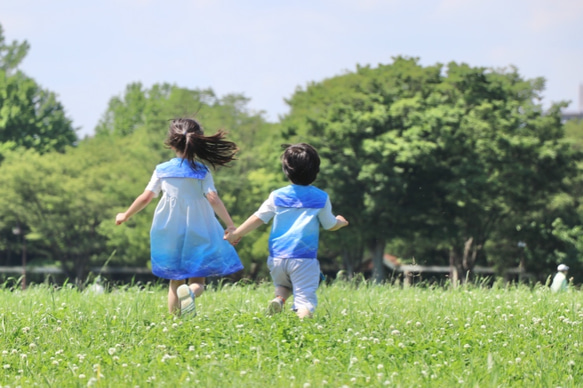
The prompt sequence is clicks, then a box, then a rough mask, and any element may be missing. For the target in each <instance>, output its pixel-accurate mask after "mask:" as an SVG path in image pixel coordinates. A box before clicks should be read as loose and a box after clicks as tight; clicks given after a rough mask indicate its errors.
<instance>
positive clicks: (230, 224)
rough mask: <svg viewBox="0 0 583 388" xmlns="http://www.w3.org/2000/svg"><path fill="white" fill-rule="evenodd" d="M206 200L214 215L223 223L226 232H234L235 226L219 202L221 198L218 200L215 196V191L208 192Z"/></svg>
mask: <svg viewBox="0 0 583 388" xmlns="http://www.w3.org/2000/svg"><path fill="white" fill-rule="evenodd" d="M206 199H208V201H209V203H210V204H211V207H212V208H213V210H214V211H215V214H216V215H217V216H219V218H220V219H221V220H222V221H223V222H224V223H225V226H226V229H227V231H231V230H235V224H234V223H233V220H232V219H231V216H230V215H229V212H228V211H227V208H226V207H225V204H224V203H223V201H221V198H219V194H217V192H216V191H209V192H208V193H207V194H206Z"/></svg>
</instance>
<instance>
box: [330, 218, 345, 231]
mask: <svg viewBox="0 0 583 388" xmlns="http://www.w3.org/2000/svg"><path fill="white" fill-rule="evenodd" d="M347 225H348V221H346V218H344V217H342V216H341V215H337V216H336V225H334V226H333V227H331V228H330V229H328V230H329V231H330V232H333V231H335V230H338V229H341V228H344V227H345V226H347Z"/></svg>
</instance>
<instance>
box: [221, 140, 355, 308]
mask: <svg viewBox="0 0 583 388" xmlns="http://www.w3.org/2000/svg"><path fill="white" fill-rule="evenodd" d="M284 147H285V148H284V149H285V151H284V153H283V155H282V157H281V162H282V167H283V172H284V173H285V175H286V176H287V178H288V179H289V180H290V182H291V183H292V184H291V185H289V186H285V187H283V188H280V189H278V190H275V191H273V192H272V193H271V194H270V195H269V198H268V199H267V200H266V201H265V202H263V204H262V205H261V207H260V208H259V210H257V211H256V212H255V214H253V215H252V216H251V217H249V218H248V219H247V220H246V221H245V222H244V223H243V224H242V225H241V226H239V227H238V228H237V229H236V230H235V231H233V232H229V233H227V234H226V236H225V238H226V239H227V240H229V242H231V243H232V244H234V245H235V244H237V243H238V242H239V240H240V239H241V237H243V236H245V235H246V234H247V233H249V232H251V231H252V230H255V229H256V228H258V227H259V226H260V225H263V224H266V223H268V222H269V220H271V219H272V218H273V226H272V228H271V233H270V235H269V258H268V260H267V265H268V267H269V270H270V271H271V277H272V279H273V283H274V285H275V299H273V300H271V301H270V302H269V312H270V313H271V314H273V313H279V312H281V310H282V309H283V305H284V303H285V301H286V299H287V298H288V297H289V296H290V295H291V294H293V296H294V304H293V309H294V310H295V311H296V314H297V315H298V317H300V318H306V317H311V316H312V313H313V312H314V309H315V308H316V305H317V303H318V299H317V297H316V289H317V288H318V284H319V281H320V263H319V262H318V259H317V252H318V237H319V232H320V230H319V229H320V224H321V225H322V227H323V228H324V229H327V230H330V231H334V230H338V229H340V228H343V227H345V226H346V225H348V221H346V219H345V218H344V217H342V216H340V215H338V216H336V217H334V215H333V214H332V205H331V204H330V199H329V198H328V194H326V192H324V191H322V190H320V189H318V188H316V187H314V186H311V183H312V182H314V180H315V179H316V177H317V176H318V172H320V156H319V155H318V152H317V151H316V150H315V149H314V147H312V146H311V145H309V144H305V143H300V144H293V145H287V146H284Z"/></svg>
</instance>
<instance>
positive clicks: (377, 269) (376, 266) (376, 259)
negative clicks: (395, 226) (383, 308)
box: [372, 238, 387, 284]
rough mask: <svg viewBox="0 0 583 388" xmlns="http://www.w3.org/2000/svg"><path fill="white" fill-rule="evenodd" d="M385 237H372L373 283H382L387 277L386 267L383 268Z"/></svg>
mask: <svg viewBox="0 0 583 388" xmlns="http://www.w3.org/2000/svg"><path fill="white" fill-rule="evenodd" d="M385 245H386V242H385V239H380V238H377V239H374V241H373V245H372V253H373V256H372V263H373V273H372V278H373V281H374V282H375V283H379V284H380V283H383V282H384V281H385V280H386V277H387V269H386V268H385V263H384V260H383V257H384V255H385Z"/></svg>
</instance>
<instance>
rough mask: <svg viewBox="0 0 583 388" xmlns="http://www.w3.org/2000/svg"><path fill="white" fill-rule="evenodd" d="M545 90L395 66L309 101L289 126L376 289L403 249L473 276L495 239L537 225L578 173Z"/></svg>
mask: <svg viewBox="0 0 583 388" xmlns="http://www.w3.org/2000/svg"><path fill="white" fill-rule="evenodd" d="M543 85H544V82H543V81H542V79H535V80H524V79H522V78H521V77H520V75H519V74H518V72H517V70H516V69H510V70H491V69H485V68H472V67H470V66H467V65H464V64H456V63H450V64H448V66H447V67H446V68H445V67H443V66H442V65H439V64H438V65H435V66H428V67H423V66H421V65H420V64H419V63H418V61H417V60H416V59H407V58H396V59H395V60H394V62H393V63H392V64H389V65H379V66H378V67H377V68H371V67H358V68H357V70H356V72H354V73H348V74H345V75H342V76H339V77H335V78H332V79H328V80H325V81H323V82H321V83H314V84H311V85H309V86H308V87H307V88H306V89H305V90H298V91H297V92H296V93H295V94H294V96H293V97H292V98H291V99H290V100H289V105H290V107H291V112H290V114H289V115H288V116H287V117H286V118H285V120H284V122H283V123H282V125H283V128H284V130H285V131H286V133H287V137H288V138H290V139H294V140H297V141H308V142H311V143H312V144H314V145H315V146H317V147H318V149H319V151H320V152H321V155H322V157H323V158H324V160H326V161H327V163H326V164H325V165H323V167H322V172H321V175H320V182H321V185H322V186H323V187H324V188H326V189H327V190H328V191H329V192H330V193H331V195H332V201H333V203H334V204H335V208H336V209H337V211H338V212H339V213H341V214H344V215H346V216H347V218H348V220H349V221H350V222H351V228H352V229H353V230H358V233H352V234H350V235H348V236H342V240H341V241H340V240H339V241H337V242H338V244H335V246H336V247H339V248H340V247H342V248H343V250H344V251H345V252H350V251H349V250H348V251H347V250H346V249H347V248H349V249H352V250H353V251H354V252H355V253H354V254H353V255H351V256H352V257H353V260H354V259H355V260H358V258H359V257H360V256H361V252H362V251H364V250H365V249H368V251H369V252H370V253H371V254H372V256H373V258H374V268H375V278H376V279H377V280H382V279H384V276H385V273H384V265H383V263H382V257H383V252H384V250H385V248H386V245H387V243H388V242H393V241H398V242H399V244H400V245H403V244H402V242H403V241H406V245H408V246H409V248H408V249H407V252H416V253H417V255H416V256H417V258H418V259H419V258H420V256H421V260H426V261H430V260H433V258H423V254H425V253H428V252H436V251H437V252H443V253H442V255H443V256H444V257H445V259H446V260H449V262H450V264H451V266H452V268H455V269H457V271H455V272H457V273H459V274H465V273H466V272H467V271H470V270H472V269H473V267H474V265H475V264H476V262H477V261H478V260H479V259H481V260H483V261H485V259H486V252H485V250H484V248H485V244H486V242H487V241H489V239H490V238H492V236H493V235H494V233H495V232H496V231H500V230H501V229H502V228H503V227H506V228H509V225H513V227H514V228H515V229H516V228H517V227H519V226H520V225H524V224H526V223H528V222H529V221H531V219H532V213H533V212H536V211H538V210H539V209H541V207H544V204H545V203H546V202H545V201H548V199H549V198H550V197H551V196H552V195H553V194H555V193H559V192H561V191H562V190H564V189H565V184H564V181H565V179H566V178H567V177H569V176H572V175H574V173H575V169H574V163H573V161H574V160H575V159H576V156H575V155H574V154H573V153H572V152H571V149H570V148H569V146H568V144H567V143H566V142H565V141H564V140H563V137H564V136H563V135H564V134H563V127H562V125H561V123H560V112H559V108H560V105H558V106H554V107H553V108H552V109H551V110H550V112H547V113H546V114H543V111H542V108H541V107H540V105H539V104H537V101H538V97H539V93H540V91H541V90H542V88H543ZM513 244H514V245H516V242H513ZM533 244H536V242H534V243H533ZM416 247H419V248H420V249H416ZM359 251H360V252H359ZM534 259H535V258H533V260H534ZM490 260H500V261H503V260H505V259H504V258H501V257H499V258H497V257H495V255H494V254H493V255H492V257H490ZM418 261H419V260H418ZM454 275H455V273H454Z"/></svg>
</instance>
